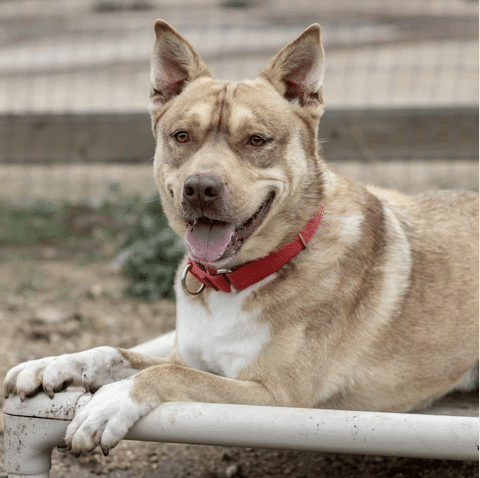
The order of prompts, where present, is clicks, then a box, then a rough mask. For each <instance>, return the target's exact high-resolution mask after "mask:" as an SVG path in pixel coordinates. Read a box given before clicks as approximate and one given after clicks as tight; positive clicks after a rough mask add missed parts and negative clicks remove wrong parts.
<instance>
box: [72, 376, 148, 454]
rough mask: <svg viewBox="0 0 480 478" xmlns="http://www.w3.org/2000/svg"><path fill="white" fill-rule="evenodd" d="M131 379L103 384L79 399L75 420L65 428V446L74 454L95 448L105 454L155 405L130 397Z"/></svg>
mask: <svg viewBox="0 0 480 478" xmlns="http://www.w3.org/2000/svg"><path fill="white" fill-rule="evenodd" d="M132 385H133V380H132V378H127V379H125V380H120V381H119V382H115V383H111V384H109V385H105V386H104V387H102V388H101V389H100V390H99V391H98V392H96V393H95V394H94V395H93V396H92V397H84V398H82V399H80V400H79V403H78V404H77V409H76V412H75V418H74V420H73V421H72V423H71V424H70V425H69V427H68V428H67V434H66V437H65V441H66V443H67V447H68V448H69V449H71V450H72V452H73V453H74V454H76V455H80V454H82V453H87V452H89V451H92V450H93V449H94V448H95V447H96V446H97V445H98V446H100V448H101V449H102V451H103V454H104V455H108V452H109V450H110V449H111V448H113V447H114V446H116V445H117V444H118V442H119V441H120V440H121V439H122V438H123V437H124V436H125V435H126V434H127V432H128V430H129V429H130V428H131V427H132V426H133V425H134V424H135V423H136V422H137V421H138V420H139V419H140V418H141V417H143V416H145V415H146V414H147V413H149V412H150V411H151V410H153V408H155V406H156V405H154V404H152V403H150V402H144V403H136V402H134V401H133V400H132V399H131V398H130V390H131V388H132Z"/></svg>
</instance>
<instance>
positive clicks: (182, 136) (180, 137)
mask: <svg viewBox="0 0 480 478" xmlns="http://www.w3.org/2000/svg"><path fill="white" fill-rule="evenodd" d="M173 137H174V138H175V139H176V140H177V141H178V142H179V143H187V142H188V141H190V136H189V135H188V133H187V132H186V131H178V132H177V133H175V134H174V135H173Z"/></svg>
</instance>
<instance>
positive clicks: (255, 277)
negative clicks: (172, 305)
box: [182, 207, 323, 295]
mask: <svg viewBox="0 0 480 478" xmlns="http://www.w3.org/2000/svg"><path fill="white" fill-rule="evenodd" d="M322 216H323V207H320V208H319V209H318V211H317V212H316V213H315V217H314V218H313V219H312V220H311V221H310V222H309V223H308V224H307V226H306V227H305V229H303V231H302V232H301V233H300V234H299V235H298V236H297V237H296V238H295V239H294V240H293V241H292V242H290V243H288V244H287V245H286V246H285V247H282V248H281V249H278V250H276V251H274V252H272V253H270V254H269V255H268V256H265V257H262V258H261V259H257V260H255V261H251V262H247V263H246V264H244V265H242V266H238V267H235V268H233V270H227V269H220V270H215V269H213V268H211V267H207V266H204V265H203V264H199V263H197V262H194V261H192V259H190V258H188V263H187V266H186V267H185V270H184V271H183V274H182V287H183V290H184V291H185V292H186V293H187V294H188V295H196V294H199V293H200V292H202V291H203V289H204V288H205V287H211V288H212V289H214V290H221V291H223V292H232V287H233V289H235V290H237V291H238V290H243V289H246V288H247V287H249V286H251V285H252V284H255V283H256V282H259V281H261V280H262V279H265V278H266V277H268V276H269V275H271V274H273V273H274V272H277V271H278V270H279V269H280V268H282V267H283V266H284V265H285V264H287V263H288V262H290V261H291V260H292V259H293V258H294V257H295V256H296V255H297V254H298V253H299V252H300V251H302V250H303V249H304V248H305V247H306V245H307V243H308V241H310V239H311V238H312V237H313V235H314V234H315V231H316V230H317V228H318V226H319V224H320V221H321V220H322ZM189 272H190V273H191V274H192V275H193V276H194V277H195V278H196V279H197V280H199V281H200V282H201V283H202V284H203V285H202V286H201V287H200V289H198V291H194V292H192V291H189V290H188V289H187V287H186V284H185V280H186V277H187V275H188V273H189Z"/></svg>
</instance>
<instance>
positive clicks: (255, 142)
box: [248, 134, 267, 148]
mask: <svg viewBox="0 0 480 478" xmlns="http://www.w3.org/2000/svg"><path fill="white" fill-rule="evenodd" d="M266 142H267V140H266V139H264V138H262V137H261V136H259V135H258V134H256V135H254V136H252V137H251V138H250V139H249V140H248V144H250V145H251V146H254V147H255V148H258V147H259V146H263V145H264V144H265V143H266Z"/></svg>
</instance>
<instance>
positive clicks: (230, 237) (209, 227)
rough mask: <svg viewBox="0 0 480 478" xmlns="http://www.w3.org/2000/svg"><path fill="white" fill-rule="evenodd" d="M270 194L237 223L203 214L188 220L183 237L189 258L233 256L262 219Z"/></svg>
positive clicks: (197, 259) (200, 259)
mask: <svg viewBox="0 0 480 478" xmlns="http://www.w3.org/2000/svg"><path fill="white" fill-rule="evenodd" d="M274 196H275V194H274V193H271V194H270V195H269V196H268V198H267V199H266V200H265V201H264V202H263V203H262V204H261V206H260V207H259V208H258V209H257V211H256V212H255V214H254V215H253V216H252V217H250V218H249V219H248V220H247V221H245V222H243V223H241V224H240V225H236V224H235V223H228V222H224V221H218V220H216V219H209V218H207V217H200V218H199V219H196V220H194V221H189V222H188V223H187V225H186V226H187V235H186V239H187V246H188V252H189V253H190V257H191V258H192V259H193V260H195V261H198V262H216V261H219V260H220V259H228V258H230V257H233V256H235V255H236V254H237V253H238V251H239V250H240V247H241V246H242V244H243V242H244V241H245V240H246V239H247V238H248V237H250V236H251V235H252V234H253V233H254V231H255V230H256V229H257V228H258V226H260V224H261V223H262V222H263V220H264V219H265V217H266V215H267V214H268V211H269V210H270V206H271V204H272V202H273V198H274Z"/></svg>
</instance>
